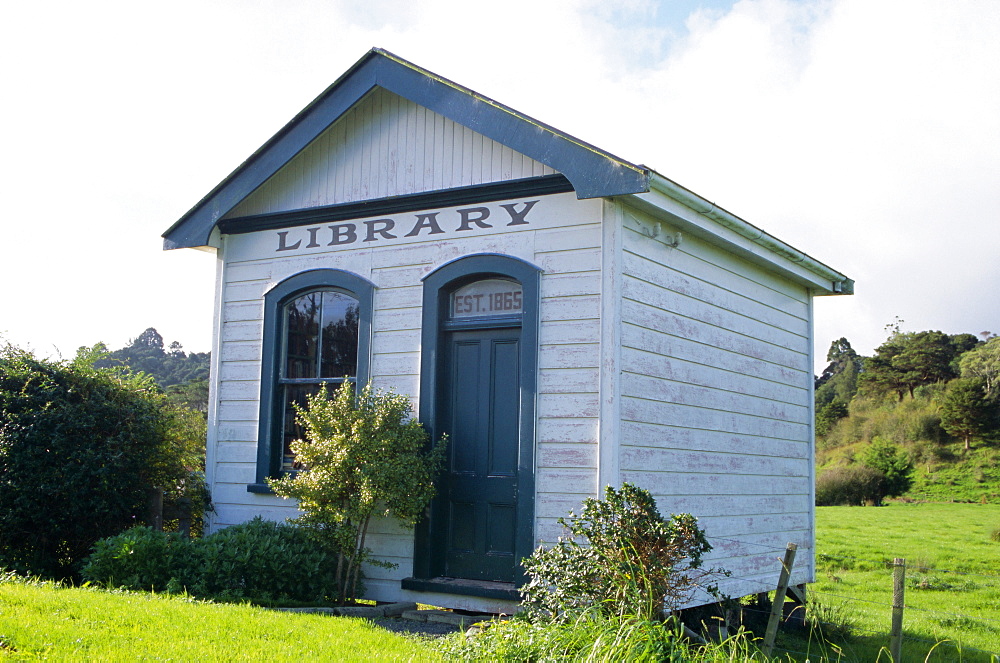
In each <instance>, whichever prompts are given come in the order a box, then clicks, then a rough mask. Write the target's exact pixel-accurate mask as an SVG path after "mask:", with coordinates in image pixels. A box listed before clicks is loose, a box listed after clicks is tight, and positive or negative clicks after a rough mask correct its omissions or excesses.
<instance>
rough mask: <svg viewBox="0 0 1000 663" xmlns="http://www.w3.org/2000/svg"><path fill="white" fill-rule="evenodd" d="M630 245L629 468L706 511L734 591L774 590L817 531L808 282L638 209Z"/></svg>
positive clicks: (665, 507)
mask: <svg viewBox="0 0 1000 663" xmlns="http://www.w3.org/2000/svg"><path fill="white" fill-rule="evenodd" d="M678 240H679V241H678ZM621 244H622V257H621V265H622V267H621V269H622V278H621V339H622V343H621V353H620V362H621V382H620V388H621V395H622V398H621V405H620V408H621V427H620V442H621V446H620V449H619V451H618V456H617V462H618V463H619V465H620V472H621V478H622V480H625V481H630V482H633V483H635V484H636V485H639V486H641V487H644V488H647V489H649V490H650V491H651V492H652V493H653V494H654V495H655V496H656V498H657V501H658V504H659V505H660V508H661V510H662V511H663V512H664V513H691V514H693V515H695V516H697V517H698V518H699V521H700V522H701V524H702V526H703V527H705V529H706V532H707V534H708V536H709V538H710V541H711V542H712V544H713V546H715V550H714V551H713V553H712V554H711V556H710V559H711V563H712V564H714V565H719V566H722V567H724V568H727V569H729V570H730V571H732V572H733V576H734V577H733V578H732V579H730V580H728V581H726V585H725V588H726V591H731V592H733V595H735V596H738V595H743V594H747V593H755V592H759V591H765V590H766V586H764V587H759V586H756V587H755V585H759V584H760V583H761V582H766V585H773V584H774V581H775V579H776V578H777V572H778V570H779V569H778V568H776V565H775V563H774V558H775V557H776V556H780V554H781V551H782V550H783V549H784V546H785V544H786V543H787V542H790V541H792V542H796V543H798V544H799V545H800V548H801V549H802V550H808V549H810V548H811V546H812V542H813V531H812V527H813V525H812V486H811V476H812V463H813V456H812V447H811V439H812V410H811V398H812V393H811V380H812V366H811V343H812V340H811V315H810V307H811V299H810V293H809V292H808V291H806V289H805V288H804V287H802V286H800V285H796V284H793V283H791V282H790V281H788V280H786V279H783V278H782V277H781V276H779V275H776V274H773V273H770V272H766V271H764V270H762V269H760V268H757V267H755V266H753V265H751V264H750V263H748V262H747V261H745V260H743V259H741V258H738V257H736V256H734V255H732V254H729V253H726V252H725V251H722V250H719V249H718V248H716V247H714V246H711V245H709V244H708V243H706V242H704V241H702V240H701V239H698V238H696V237H690V236H683V235H680V236H679V235H678V234H677V233H676V232H675V231H674V229H672V228H670V227H669V226H667V225H666V224H664V223H662V222H660V221H657V220H655V219H652V218H650V217H647V216H645V215H643V214H641V213H638V212H633V211H628V212H625V213H624V214H623V232H622V238H621ZM802 560H803V562H802V564H800V565H797V568H796V570H795V572H794V574H793V581H794V582H805V581H807V580H810V579H811V577H812V561H811V557H810V555H807V554H806V555H803V556H802Z"/></svg>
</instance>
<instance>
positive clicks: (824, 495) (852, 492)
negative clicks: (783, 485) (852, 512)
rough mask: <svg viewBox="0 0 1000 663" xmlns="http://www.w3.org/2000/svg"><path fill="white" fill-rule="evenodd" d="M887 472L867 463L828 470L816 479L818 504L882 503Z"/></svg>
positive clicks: (852, 504) (858, 504) (853, 504)
mask: <svg viewBox="0 0 1000 663" xmlns="http://www.w3.org/2000/svg"><path fill="white" fill-rule="evenodd" d="M884 486H885V474H883V473H882V472H879V471H878V470H875V469H872V468H870V467H867V466H865V465H850V466H848V467H836V468H833V469H831V470H827V471H826V472H824V473H823V474H821V475H820V476H819V478H818V479H816V506H840V505H846V506H863V505H865V504H869V503H870V504H881V502H882V496H883V494H884V492H883V491H884Z"/></svg>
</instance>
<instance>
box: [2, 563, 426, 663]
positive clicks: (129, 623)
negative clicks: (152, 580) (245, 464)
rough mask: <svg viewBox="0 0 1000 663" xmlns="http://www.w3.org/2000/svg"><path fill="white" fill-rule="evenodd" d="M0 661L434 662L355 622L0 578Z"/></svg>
mask: <svg viewBox="0 0 1000 663" xmlns="http://www.w3.org/2000/svg"><path fill="white" fill-rule="evenodd" d="M0 658H12V659H15V660H16V659H22V658H23V659H29V658H53V659H57V660H67V661H73V660H78V661H91V660H101V661H134V660H149V659H156V660H181V661H192V660H211V661H248V660H294V659H300V660H338V661H372V660H386V661H424V660H439V658H438V656H437V655H436V654H435V653H434V652H433V651H432V650H430V649H428V648H426V647H424V646H423V645H421V644H420V643H418V642H416V641H413V640H409V639H406V638H403V637H401V636H398V635H394V634H391V633H387V632H385V631H382V630H380V629H378V628H376V627H374V626H371V625H369V624H367V623H366V622H364V621H362V620H356V619H347V618H343V617H325V616H320V615H306V614H288V613H280V612H274V611H269V610H265V609H262V608H255V607H252V606H247V605H221V604H209V603H202V602H194V601H189V600H185V599H182V598H171V597H166V596H159V595H153V594H136V593H118V592H105V591H98V590H93V589H66V588H57V587H54V586H52V585H50V584H44V585H39V584H31V583H24V582H17V581H15V582H0Z"/></svg>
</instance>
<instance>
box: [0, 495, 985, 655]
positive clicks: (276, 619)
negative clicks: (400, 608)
mask: <svg viewBox="0 0 1000 663" xmlns="http://www.w3.org/2000/svg"><path fill="white" fill-rule="evenodd" d="M998 530H1000V505H990V504H987V505H979V504H892V505H890V506H886V507H881V508H876V507H822V508H819V509H817V539H818V540H817V582H816V583H815V584H814V585H811V586H810V588H809V597H810V601H811V602H819V603H820V604H821V605H822V609H821V612H822V614H823V615H824V616H825V620H826V621H829V622H832V623H834V624H840V625H843V624H846V625H848V627H849V631H850V635H849V636H848V637H846V638H843V637H841V634H838V633H836V632H835V631H836V629H833V628H830V627H828V628H827V634H828V635H829V638H828V640H830V641H832V642H833V643H834V645H835V646H830V645H826V646H823V647H817V644H816V639H815V638H814V639H813V640H812V641H811V642H809V641H806V640H803V639H802V638H801V637H800V636H797V635H795V634H793V633H783V634H782V635H781V636H780V638H779V641H778V646H779V648H783V649H785V650H790V651H796V652H802V651H809V652H810V659H811V660H812V661H814V662H815V661H820V660H827V661H838V662H839V661H843V662H844V663H847V662H851V661H859V662H866V663H867V662H871V661H877V660H880V661H883V662H888V661H889V657H888V654H887V653H884V652H883V653H880V650H882V648H883V647H887V646H888V641H889V637H888V633H889V628H890V621H891V606H892V570H891V569H890V568H889V567H888V565H887V563H891V562H892V560H893V558H895V557H902V558H904V559H906V564H907V583H906V597H905V603H906V610H905V615H904V633H905V637H906V639H905V643H904V649H903V660H904V661H907V662H909V661H925V660H927V661H933V662H946V661H947V662H949V663H951V662H953V661H969V662H973V663H978V662H980V661H981V662H983V663H993V661H992V654H994V653H995V654H997V655H1000V541H997V540H995V539H994V537H995V536H996V537H997V538H1000V533H997V531H998ZM939 643H940V644H939ZM776 653H779V652H776ZM817 653H819V654H822V655H821V656H817ZM42 658H47V659H55V660H69V661H73V660H78V661H89V660H102V661H126V660H128V661H132V660H150V659H158V660H159V659H170V660H185V661H187V660H217V661H244V660H259V659H269V660H286V659H287V660H290V659H305V660H338V661H342V660H347V661H351V660H358V661H362V660H364V661H368V660H388V661H409V660H417V661H423V660H440V656H439V654H438V653H437V652H436V651H435V650H434V649H432V648H430V647H428V646H426V645H424V644H423V643H421V642H419V641H416V640H414V639H408V638H404V637H400V636H398V635H395V634H392V633H388V632H385V631H383V630H381V629H379V628H377V627H373V626H370V625H368V624H366V623H365V622H363V621H360V620H352V619H347V618H330V617H325V616H319V615H303V614H288V613H280V612H274V611H269V610H265V609H261V608H255V607H251V606H246V605H224V604H211V603H204V602H197V601H192V600H188V599H184V598H178V597H169V596H160V595H153V594H141V593H124V592H106V591H99V590H95V589H87V588H83V589H65V588H59V587H57V586H54V585H52V584H50V583H31V582H25V581H22V580H16V579H7V580H0V659H9V660H28V659H42ZM795 658H797V659H799V660H803V659H804V658H805V657H803V656H801V655H796V656H795ZM727 660H728V659H727ZM732 660H734V661H735V660H737V659H732ZM754 660H759V659H754Z"/></svg>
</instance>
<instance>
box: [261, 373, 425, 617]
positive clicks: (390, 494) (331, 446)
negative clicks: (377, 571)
mask: <svg viewBox="0 0 1000 663" xmlns="http://www.w3.org/2000/svg"><path fill="white" fill-rule="evenodd" d="M354 390H355V387H354V385H353V384H352V383H350V382H348V381H346V380H345V381H344V382H343V384H342V385H341V386H340V388H339V389H337V391H336V392H334V394H333V395H332V396H331V395H330V394H328V392H327V388H326V385H325V384H324V385H323V386H322V387H320V390H319V392H318V393H317V394H315V395H312V396H310V397H309V399H308V402H307V406H306V407H305V408H304V409H301V410H299V416H298V419H299V422H300V423H301V425H302V426H303V427H304V429H305V431H306V439H305V440H295V441H294V442H292V452H293V453H294V454H295V458H296V463H297V464H301V466H302V467H303V468H304V469H302V470H301V471H298V472H296V473H294V474H288V475H285V476H283V477H281V478H280V479H276V480H271V481H270V484H271V486H272V487H273V488H274V492H275V493H277V494H278V495H280V496H281V497H286V498H295V499H297V500H298V501H299V508H300V509H301V510H302V512H303V513H302V515H301V516H299V517H298V518H296V519H295V520H294V521H293V522H296V523H298V524H300V525H302V526H304V527H308V528H311V529H312V530H314V531H316V532H317V533H318V534H319V535H320V536H322V537H324V538H325V539H327V540H330V541H332V542H333V543H334V544H335V545H336V546H337V548H338V549H339V551H340V559H339V561H338V563H337V580H338V586H339V587H340V597H339V599H340V601H341V602H342V603H344V602H347V601H348V600H350V599H353V598H355V597H356V595H357V591H358V581H359V576H360V569H361V563H362V562H364V561H366V560H367V561H368V562H369V563H374V564H380V565H383V566H390V565H388V564H386V563H385V562H380V561H378V560H372V559H370V554H371V551H370V550H369V549H368V548H367V547H366V545H365V541H366V537H367V534H368V527H369V524H370V522H371V519H372V518H373V517H375V516H381V517H394V518H396V519H397V521H398V522H399V524H400V525H402V526H403V527H407V528H412V527H413V526H414V525H416V522H417V520H418V519H419V518H420V517H421V516H422V515H423V512H424V509H425V508H426V506H427V504H429V503H430V501H431V498H433V497H434V479H435V476H436V474H437V473H438V472H439V471H440V469H441V466H442V464H443V461H444V451H445V443H444V440H443V439H442V440H441V441H439V442H438V443H437V444H435V445H434V446H433V448H431V449H428V448H427V447H428V446H429V445H428V435H427V432H426V431H424V429H423V427H422V426H421V425H420V423H419V422H417V421H416V420H414V419H411V418H410V415H411V412H412V409H411V406H410V401H409V399H408V398H406V397H405V396H401V395H399V394H394V393H392V392H375V391H373V390H372V388H371V385H367V386H365V388H364V389H363V390H362V391H361V393H360V394H358V395H357V396H355V393H354Z"/></svg>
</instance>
